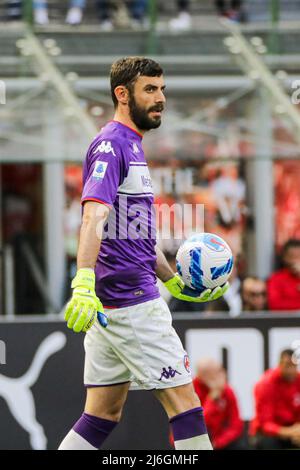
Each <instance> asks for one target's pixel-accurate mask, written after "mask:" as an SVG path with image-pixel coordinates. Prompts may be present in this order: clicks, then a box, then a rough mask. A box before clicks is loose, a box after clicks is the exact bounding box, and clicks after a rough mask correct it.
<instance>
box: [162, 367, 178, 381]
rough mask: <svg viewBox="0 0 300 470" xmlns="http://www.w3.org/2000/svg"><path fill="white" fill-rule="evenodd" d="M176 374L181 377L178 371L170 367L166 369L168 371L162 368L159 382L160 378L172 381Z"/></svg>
mask: <svg viewBox="0 0 300 470" xmlns="http://www.w3.org/2000/svg"><path fill="white" fill-rule="evenodd" d="M176 374H178V375H182V374H181V373H180V372H178V370H175V369H172V367H171V366H169V367H168V370H167V368H166V367H163V370H162V374H161V376H160V379H159V380H162V378H164V379H170V378H171V379H173V378H174V377H175V375H176Z"/></svg>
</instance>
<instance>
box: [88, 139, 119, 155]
mask: <svg viewBox="0 0 300 470" xmlns="http://www.w3.org/2000/svg"><path fill="white" fill-rule="evenodd" d="M97 152H100V153H112V154H113V155H114V157H115V156H116V154H115V150H114V148H113V146H112V145H111V142H110V140H103V141H102V142H101V144H100V145H98V147H97V148H96V150H94V152H93V155H94V154H95V153H97Z"/></svg>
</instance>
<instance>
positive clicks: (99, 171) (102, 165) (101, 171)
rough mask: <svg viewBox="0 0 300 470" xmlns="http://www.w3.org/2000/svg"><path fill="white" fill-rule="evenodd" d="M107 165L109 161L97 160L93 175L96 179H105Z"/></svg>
mask: <svg viewBox="0 0 300 470" xmlns="http://www.w3.org/2000/svg"><path fill="white" fill-rule="evenodd" d="M107 165H108V162H101V161H97V162H96V165H95V168H94V171H93V175H92V176H93V178H94V179H96V180H103V178H104V175H105V172H106V169H107Z"/></svg>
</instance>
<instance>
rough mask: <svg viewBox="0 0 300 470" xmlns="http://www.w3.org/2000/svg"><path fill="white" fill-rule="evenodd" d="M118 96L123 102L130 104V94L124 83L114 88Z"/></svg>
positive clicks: (119, 100)
mask: <svg viewBox="0 0 300 470" xmlns="http://www.w3.org/2000/svg"><path fill="white" fill-rule="evenodd" d="M114 92H115V95H116V98H117V100H118V102H119V103H121V104H128V99H129V94H128V90H127V88H126V87H125V86H124V85H119V86H117V87H116V88H115V89H114Z"/></svg>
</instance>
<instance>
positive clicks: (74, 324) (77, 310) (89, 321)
mask: <svg viewBox="0 0 300 470" xmlns="http://www.w3.org/2000/svg"><path fill="white" fill-rule="evenodd" d="M71 287H72V289H73V295H72V298H71V300H70V301H69V303H68V304H67V306H66V311H65V320H66V321H67V322H68V323H67V327H68V328H70V329H72V330H73V331H75V333H79V332H80V331H83V332H86V331H87V330H89V329H90V328H91V327H92V326H93V324H94V323H95V321H96V319H97V318H98V321H99V323H100V324H101V326H103V327H104V328H105V327H106V326H107V317H106V315H105V313H104V309H103V305H102V303H101V302H100V300H99V299H98V297H97V296H96V293H95V273H94V271H93V270H92V269H79V270H78V271H77V274H76V276H75V277H74V279H73V281H72V284H71Z"/></svg>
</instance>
